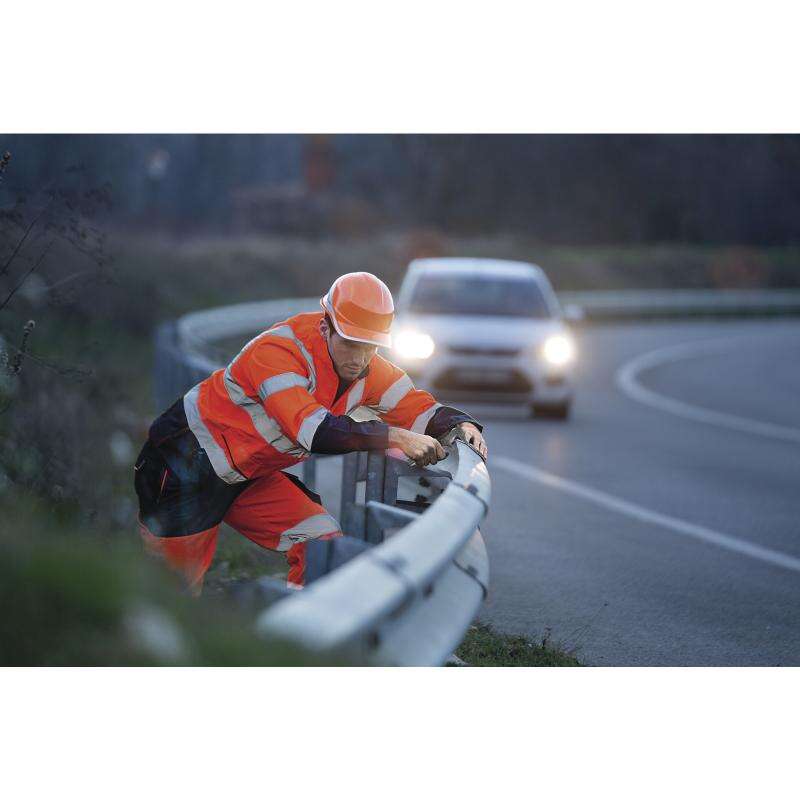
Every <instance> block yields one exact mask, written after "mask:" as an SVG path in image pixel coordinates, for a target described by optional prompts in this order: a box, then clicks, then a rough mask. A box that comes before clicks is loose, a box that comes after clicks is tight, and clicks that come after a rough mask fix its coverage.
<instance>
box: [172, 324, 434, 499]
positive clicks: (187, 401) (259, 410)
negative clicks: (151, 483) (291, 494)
mask: <svg viewBox="0 0 800 800" xmlns="http://www.w3.org/2000/svg"><path fill="white" fill-rule="evenodd" d="M322 317H323V314H322V312H315V313H309V314H298V315H296V316H294V317H290V318H289V319H287V320H285V321H283V322H279V323H277V324H276V325H274V326H273V327H271V328H270V329H269V330H266V331H264V332H263V333H262V334H260V335H259V336H257V337H256V338H255V339H252V340H251V341H250V342H248V343H247V344H246V345H245V346H244V348H242V350H241V352H240V353H239V355H238V356H236V358H235V359H234V360H233V361H232V362H231V363H230V365H229V366H228V367H227V368H226V369H220V370H217V371H216V372H215V373H213V374H212V375H211V376H210V377H208V378H206V380H204V381H202V383H199V384H198V385H197V386H195V387H194V388H193V389H192V390H191V391H189V392H188V393H187V394H186V396H185V397H184V400H183V404H184V409H185V411H186V419H187V421H188V423H189V427H190V429H191V430H192V433H194V435H195V436H196V437H197V440H198V442H199V443H200V445H201V447H203V449H204V450H205V451H206V454H207V455H208V458H209V460H210V461H211V464H212V466H213V468H214V471H215V472H216V473H217V475H218V476H219V477H220V478H222V480H224V481H225V482H227V483H238V482H240V481H244V480H252V479H253V478H257V477H260V476H263V475H267V474H269V473H272V472H274V471H276V470H281V469H285V468H286V467H289V466H291V465H293V464H297V463H298V462H300V461H302V460H304V459H305V458H307V457H308V456H309V454H310V451H311V446H312V442H313V440H314V434H315V433H316V431H317V428H318V427H319V425H320V424H321V423H322V421H323V420H324V419H325V417H326V415H327V414H328V413H331V414H334V415H343V414H348V413H349V412H351V411H353V410H354V409H356V408H358V407H360V406H365V407H367V408H369V409H371V410H372V411H373V412H375V413H376V414H377V415H378V417H379V418H380V419H381V420H382V421H383V422H385V423H387V424H388V425H393V426H397V427H402V428H408V429H410V430H413V431H415V432H417V433H424V432H425V429H426V426H427V424H428V422H429V421H430V420H431V418H432V417H433V415H434V414H435V413H436V411H437V409H439V408H441V407H442V406H441V404H440V403H437V402H436V400H435V399H434V398H433V396H432V395H430V394H429V393H428V392H425V391H422V390H420V389H416V388H415V387H414V385H413V383H412V382H411V380H410V378H409V377H408V376H407V375H406V373H405V372H403V370H402V369H400V368H399V367H396V366H394V365H393V364H391V363H390V362H388V361H387V360H386V359H384V358H382V357H381V356H379V355H377V354H376V355H375V356H373V358H372V360H371V361H370V362H369V366H368V368H367V369H366V370H365V371H364V373H362V375H361V376H360V377H359V378H357V379H356V380H355V381H354V382H353V383H352V384H351V385H350V386H349V387H348V388H347V389H346V390H345V391H344V392H343V393H342V395H341V396H340V397H339V398H338V399H337V398H336V394H337V391H338V390H339V386H340V382H339V376H338V375H337V373H336V370H335V368H334V365H333V361H332V359H331V356H330V354H329V352H328V344H327V342H326V341H325V339H324V338H323V336H322V334H321V332H320V322H321V320H322Z"/></svg>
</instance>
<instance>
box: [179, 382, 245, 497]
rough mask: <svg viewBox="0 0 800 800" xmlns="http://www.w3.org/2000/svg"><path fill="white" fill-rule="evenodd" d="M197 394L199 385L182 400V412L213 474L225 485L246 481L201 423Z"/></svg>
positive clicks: (203, 423)
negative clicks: (204, 452) (204, 453)
mask: <svg viewBox="0 0 800 800" xmlns="http://www.w3.org/2000/svg"><path fill="white" fill-rule="evenodd" d="M199 394H200V385H199V384H198V385H197V386H195V387H194V389H191V390H190V391H188V392H187V393H186V394H185V395H184V398H183V410H184V411H185V412H186V421H187V422H188V423H189V429H190V430H191V432H192V433H193V434H194V435H195V437H196V438H197V441H198V442H199V443H200V447H202V448H203V450H205V451H206V455H207V456H208V460H209V461H210V462H211V466H212V467H214V472H216V473H217V475H218V476H219V477H220V478H222V480H223V481H225V482H226V483H241V481H245V480H247V478H245V476H244V475H242V474H241V472H239V471H238V470H236V469H234V468H233V467H232V466H231V465H230V463H229V462H228V458H227V456H226V455H225V453H224V451H223V450H222V448H221V447H220V446H219V445H218V444H217V443H216V441H215V440H214V437H213V436H212V435H211V432H210V431H209V430H208V428H207V427H206V424H205V422H203V418H202V417H201V416H200V409H199V408H198V407H197V398H198V396H199Z"/></svg>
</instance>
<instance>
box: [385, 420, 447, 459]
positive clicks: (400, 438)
mask: <svg viewBox="0 0 800 800" xmlns="http://www.w3.org/2000/svg"><path fill="white" fill-rule="evenodd" d="M389 446H390V447H399V448H400V450H402V451H403V453H404V454H405V455H407V456H408V457H409V458H410V459H411V460H412V461H414V463H415V464H416V465H417V466H418V467H427V466H428V465H429V464H435V463H436V462H437V461H441V460H442V459H443V458H445V457H446V455H447V454H446V453H445V451H444V448H443V447H442V445H441V443H440V442H439V441H438V439H434V438H433V437H432V436H426V435H425V434H424V433H414V432H413V431H408V430H406V429H405V428H389Z"/></svg>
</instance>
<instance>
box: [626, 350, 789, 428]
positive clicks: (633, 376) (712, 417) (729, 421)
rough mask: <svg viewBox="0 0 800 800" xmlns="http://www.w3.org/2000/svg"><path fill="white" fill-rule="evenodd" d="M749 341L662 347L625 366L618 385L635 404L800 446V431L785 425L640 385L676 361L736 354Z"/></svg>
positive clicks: (638, 357)
mask: <svg viewBox="0 0 800 800" xmlns="http://www.w3.org/2000/svg"><path fill="white" fill-rule="evenodd" d="M746 339H749V337H729V338H725V339H706V340H705V341H699V342H686V343H684V344H678V345H672V346H670V347H662V348H659V349H658V350H652V351H651V352H649V353H644V354H643V355H640V356H637V357H636V358H634V359H632V360H631V361H628V362H627V363H626V364H623V365H622V366H621V367H620V368H619V369H618V370H617V375H616V382H617V386H618V387H619V389H620V390H621V391H622V392H624V393H625V394H626V395H627V396H628V397H630V398H631V399H632V400H637V401H638V402H640V403H644V404H645V405H648V406H651V407H653V408H657V409H659V410H660V411H666V412H668V413H670V414H675V415H677V416H679V417H684V418H685V419H691V420H694V421H695V422H705V423H708V424H709V425H718V426H721V427H723V428H731V429H733V430H737V431H742V432H744V433H752V434H756V435H758V436H767V437H769V438H770V439H780V440H782V441H787V442H795V443H797V444H800V429H798V428H790V427H788V426H785V425H774V424H773V423H771V422H760V421H759V420H755V419H748V418H747V417H738V416H736V415H734V414H725V413H723V412H721V411H712V410H711V409H709V408H702V407H700V406H695V405H692V404H690V403H684V402H682V401H681V400H675V399H673V398H671V397H667V396H665V395H663V394H659V393H658V392H654V391H652V390H651V389H646V388H645V387H644V386H642V384H641V383H639V380H638V377H639V374H640V373H641V372H643V371H644V370H647V369H651V368H653V367H657V366H661V365H662V364H671V363H673V362H676V361H683V360H685V359H690V358H700V357H701V356H705V355H709V354H713V353H722V352H728V351H730V350H735V349H736V348H737V347H739V346H741V345H742V343H743V342H744V341H745V340H746Z"/></svg>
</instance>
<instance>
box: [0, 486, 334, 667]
mask: <svg viewBox="0 0 800 800" xmlns="http://www.w3.org/2000/svg"><path fill="white" fill-rule="evenodd" d="M0 518H2V520H3V527H2V531H0V607H2V609H3V613H2V615H0V666H160V665H164V666H166V665H169V666H179V665H183V666H193V665H202V666H251V665H252V666H308V665H321V664H322V663H323V662H322V661H320V660H319V659H316V658H313V657H311V656H309V655H308V654H307V653H304V652H302V651H300V650H298V649H297V648H296V647H294V646H291V645H287V644H285V643H281V642H272V641H270V642H267V641H265V640H263V639H260V638H258V637H257V636H256V635H255V634H254V633H253V632H252V629H253V620H252V618H251V617H250V616H248V615H246V614H244V613H243V612H242V611H241V610H240V609H238V608H235V607H233V606H232V605H228V604H226V603H225V602H224V600H223V599H221V598H220V597H219V596H217V597H215V598H213V599H210V598H208V599H204V598H200V599H194V598H190V597H188V596H185V595H183V594H182V593H180V591H179V590H178V588H177V584H176V582H175V580H174V579H173V578H172V576H171V575H168V574H167V573H166V572H164V571H163V570H162V569H161V568H160V567H159V566H158V565H157V564H155V563H154V562H151V561H150V560H149V559H147V558H146V557H145V556H144V555H143V554H142V550H141V548H139V547H138V542H137V541H136V539H135V537H134V536H131V537H130V539H129V540H128V541H125V540H120V539H118V538H114V539H108V538H102V537H99V536H97V535H94V534H86V533H84V532H83V531H82V530H81V529H80V526H79V525H78V524H77V522H76V519H75V517H74V514H73V512H72V510H71V509H70V508H69V507H66V506H64V507H52V506H50V507H49V508H45V507H44V505H43V504H41V503H40V502H37V501H35V500H34V499H33V498H31V497H23V496H20V495H18V494H16V493H9V492H6V493H5V494H4V495H3V497H2V499H1V500H0ZM54 533H55V535H54ZM324 663H328V664H330V663H332V662H331V661H330V660H326V661H325V662H324ZM334 663H335V662H334Z"/></svg>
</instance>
